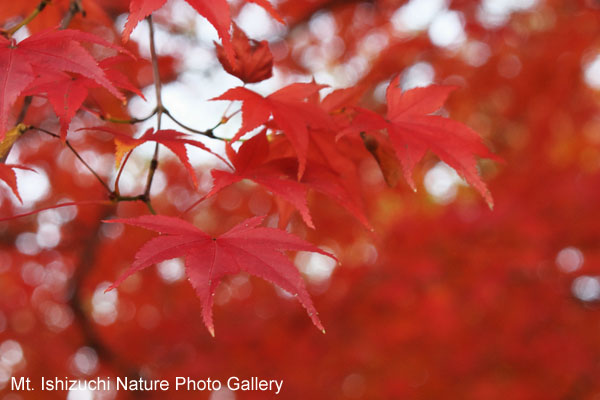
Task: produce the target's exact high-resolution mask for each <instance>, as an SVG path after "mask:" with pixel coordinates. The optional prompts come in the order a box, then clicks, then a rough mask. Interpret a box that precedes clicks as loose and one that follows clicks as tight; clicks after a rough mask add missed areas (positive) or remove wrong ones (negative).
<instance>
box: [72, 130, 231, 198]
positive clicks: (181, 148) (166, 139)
mask: <svg viewBox="0 0 600 400" xmlns="http://www.w3.org/2000/svg"><path fill="white" fill-rule="evenodd" d="M81 129H82V130H95V131H102V132H108V133H110V134H111V135H113V136H114V138H115V139H114V140H115V146H116V151H115V163H116V165H117V167H118V166H119V165H120V164H121V160H122V159H123V156H124V155H125V154H126V153H127V152H129V151H132V150H133V149H135V148H136V147H138V146H140V145H142V144H144V143H146V142H155V143H160V144H162V145H163V146H165V147H166V148H168V149H169V150H171V151H172V152H173V153H174V154H175V155H176V156H177V158H179V161H181V163H182V164H183V165H184V166H185V168H186V169H187V171H188V174H189V175H190V178H191V179H192V182H193V183H194V186H195V187H198V181H197V179H196V173H195V172H194V167H192V164H190V160H189V157H188V155H187V150H186V148H185V145H186V144H187V145H190V146H194V147H197V148H199V149H202V150H204V151H207V152H209V153H210V154H212V155H214V156H215V157H217V158H218V159H220V160H221V161H223V162H224V163H225V164H228V165H229V163H228V162H227V160H225V159H224V158H223V157H221V156H220V155H218V154H216V153H214V152H213V151H212V150H211V149H209V148H208V147H206V146H205V145H204V144H203V143H201V142H198V141H196V140H191V139H186V137H187V135H186V134H185V133H182V132H179V131H176V130H173V129H161V130H159V131H156V132H154V129H152V128H149V129H148V130H147V131H146V132H145V133H144V134H143V135H142V136H140V137H139V138H132V137H130V136H127V135H125V134H124V133H121V132H119V131H116V130H114V129H111V128H107V127H103V126H97V127H93V128H81Z"/></svg>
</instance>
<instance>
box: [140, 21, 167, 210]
mask: <svg viewBox="0 0 600 400" xmlns="http://www.w3.org/2000/svg"><path fill="white" fill-rule="evenodd" d="M146 19H147V20H148V26H149V27H150V55H151V56H152V72H153V75H154V89H155V91H156V110H157V111H156V130H157V131H158V130H160V127H161V122H162V115H163V112H164V110H165V109H164V107H163V103H162V84H161V81H160V71H159V69H158V57H157V56H156V44H155V42H154V24H153V23H152V15H149V16H148V17H147V18H146ZM159 148H160V146H159V144H158V143H156V146H155V147H154V156H153V157H152V161H151V162H150V168H149V169H148V178H147V180H146V189H145V190H144V196H145V201H146V205H147V206H148V209H149V210H150V212H151V213H153V214H154V213H155V212H154V209H153V208H152V205H151V204H150V189H151V188H152V181H153V179H154V174H155V173H156V169H157V168H158V150H159Z"/></svg>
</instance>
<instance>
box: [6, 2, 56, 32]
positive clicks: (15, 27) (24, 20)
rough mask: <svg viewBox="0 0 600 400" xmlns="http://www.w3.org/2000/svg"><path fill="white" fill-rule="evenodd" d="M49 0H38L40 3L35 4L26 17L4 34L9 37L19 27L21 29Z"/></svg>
mask: <svg viewBox="0 0 600 400" xmlns="http://www.w3.org/2000/svg"><path fill="white" fill-rule="evenodd" d="M50 1H51V0H42V1H40V4H38V5H37V7H36V8H35V10H33V11H32V12H31V14H29V15H28V16H27V17H25V19H23V21H21V22H19V23H18V24H17V25H15V26H13V27H12V28H10V29H9V30H7V31H5V32H4V36H7V37H9V38H10V37H11V36H12V35H14V34H15V32H16V31H18V30H19V29H21V28H22V27H24V26H25V25H27V24H28V23H30V22H31V21H33V20H34V19H35V17H37V16H38V14H39V13H41V12H42V11H43V10H44V8H46V6H47V5H48V4H49V3H50Z"/></svg>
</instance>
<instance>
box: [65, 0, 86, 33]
mask: <svg viewBox="0 0 600 400" xmlns="http://www.w3.org/2000/svg"><path fill="white" fill-rule="evenodd" d="M77 13H81V15H83V16H84V17H85V10H84V9H83V6H82V5H81V0H71V3H70V4H69V11H67V14H66V15H65V17H64V18H63V20H62V22H61V24H60V29H67V27H68V26H69V24H70V23H71V20H72V19H73V18H74V17H75V15H77Z"/></svg>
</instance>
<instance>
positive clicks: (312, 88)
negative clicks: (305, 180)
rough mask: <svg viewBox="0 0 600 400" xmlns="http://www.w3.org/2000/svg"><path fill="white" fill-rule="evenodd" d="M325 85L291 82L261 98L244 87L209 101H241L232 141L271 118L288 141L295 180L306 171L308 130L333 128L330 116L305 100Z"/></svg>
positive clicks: (231, 90)
mask: <svg viewBox="0 0 600 400" xmlns="http://www.w3.org/2000/svg"><path fill="white" fill-rule="evenodd" d="M324 87H326V86H325V85H318V84H316V83H314V82H309V83H293V84H291V85H288V86H286V87H284V88H282V89H279V90H278V91H276V92H275V93H273V94H271V95H269V96H267V97H263V96H261V95H259V94H258V93H256V92H253V91H251V90H248V89H246V88H244V87H236V88H233V89H230V90H228V91H227V92H225V93H223V94H222V95H221V96H219V97H215V98H213V99H212V100H232V101H233V100H240V101H242V102H243V104H242V126H241V127H240V130H239V131H238V132H237V133H236V134H235V136H234V137H233V139H232V141H236V140H238V139H239V138H241V137H242V136H243V135H244V134H246V133H247V132H250V131H251V130H253V129H255V128H258V127H259V126H261V125H264V124H266V123H267V122H268V121H269V118H270V117H271V115H272V116H273V122H274V123H275V124H276V125H277V127H278V128H279V129H281V130H282V131H283V133H284V134H285V135H286V137H287V138H288V139H289V141H290V143H291V144H292V147H293V148H294V151H295V152H296V156H297V157H298V163H299V167H298V179H300V178H302V174H303V173H304V170H305V169H306V157H307V153H308V144H309V135H308V127H309V126H311V127H315V128H323V129H333V128H334V127H335V126H334V125H333V124H332V121H331V118H330V117H329V115H328V114H327V113H326V112H325V111H324V110H322V109H321V108H319V107H318V106H317V105H315V104H312V103H308V102H306V101H305V100H306V99H307V98H309V97H311V96H313V95H315V94H317V93H318V92H319V90H321V89H322V88H324Z"/></svg>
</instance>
